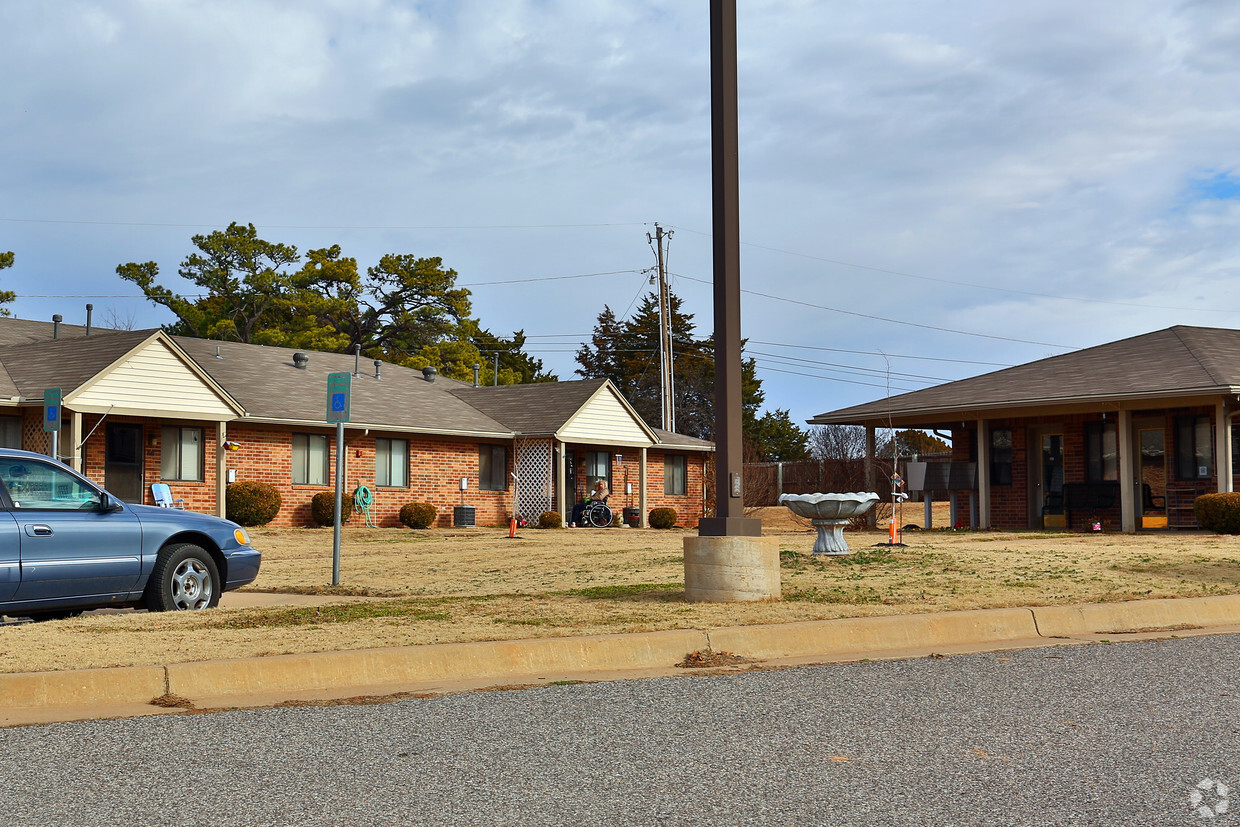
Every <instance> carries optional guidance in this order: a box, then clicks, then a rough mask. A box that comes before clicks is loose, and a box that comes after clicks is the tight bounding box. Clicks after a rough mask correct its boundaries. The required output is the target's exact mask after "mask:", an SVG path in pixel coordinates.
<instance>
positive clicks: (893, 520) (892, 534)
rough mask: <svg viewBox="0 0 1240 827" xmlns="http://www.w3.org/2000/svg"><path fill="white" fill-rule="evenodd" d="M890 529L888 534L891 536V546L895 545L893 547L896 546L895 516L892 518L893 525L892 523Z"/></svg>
mask: <svg viewBox="0 0 1240 827" xmlns="http://www.w3.org/2000/svg"><path fill="white" fill-rule="evenodd" d="M888 528H889V532H888V533H889V534H890V536H891V545H893V546H894V545H895V544H896V518H895V516H894V515H892V517H891V523H890V525H889V526H888Z"/></svg>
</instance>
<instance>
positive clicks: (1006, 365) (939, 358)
mask: <svg viewBox="0 0 1240 827" xmlns="http://www.w3.org/2000/svg"><path fill="white" fill-rule="evenodd" d="M749 342H750V344H754V345H767V346H768V347H790V348H799V349H801V350H825V351H830V352H831V353H856V354H858V355H861V356H886V357H888V358H891V359H919V360H921V361H926V362H954V363H957V364H961V365H990V366H992V367H999V368H1010V367H1013V365H1011V364H1009V363H1007V362H982V361H978V360H976V359H948V358H946V357H942V356H907V355H901V354H898V353H883V352H882V351H880V350H846V349H844V348H840V347H818V346H815V345H790V344H785V343H783V342H759V341H758V340H757V339H750V340H749Z"/></svg>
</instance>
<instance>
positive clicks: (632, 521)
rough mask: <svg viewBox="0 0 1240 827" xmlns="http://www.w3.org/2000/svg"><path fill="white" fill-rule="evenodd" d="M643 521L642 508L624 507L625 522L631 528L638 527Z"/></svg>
mask: <svg viewBox="0 0 1240 827" xmlns="http://www.w3.org/2000/svg"><path fill="white" fill-rule="evenodd" d="M641 522H642V510H641V509H640V508H626V509H624V524H625V525H626V526H628V527H629V528H637V527H638V526H639V525H641Z"/></svg>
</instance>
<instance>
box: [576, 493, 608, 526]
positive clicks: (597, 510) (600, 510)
mask: <svg viewBox="0 0 1240 827" xmlns="http://www.w3.org/2000/svg"><path fill="white" fill-rule="evenodd" d="M612 519H613V515H612V513H611V509H610V508H609V507H608V506H607V500H605V499H603V500H591V501H590V502H588V503H586V505H585V508H583V509H582V510H581V524H582V525H589V526H594V527H595V528H607V527H608V526H610V525H611V521H612Z"/></svg>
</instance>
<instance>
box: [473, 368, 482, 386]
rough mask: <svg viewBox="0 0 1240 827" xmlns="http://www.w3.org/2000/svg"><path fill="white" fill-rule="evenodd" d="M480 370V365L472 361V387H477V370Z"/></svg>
mask: <svg viewBox="0 0 1240 827" xmlns="http://www.w3.org/2000/svg"><path fill="white" fill-rule="evenodd" d="M480 370H482V365H480V364H478V363H477V362H474V387H475V388H476V387H478V371H480Z"/></svg>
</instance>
